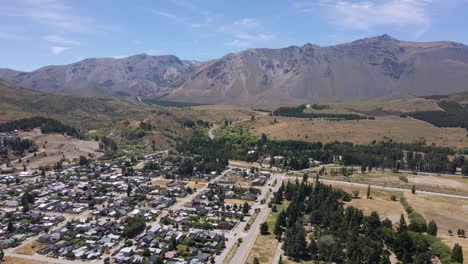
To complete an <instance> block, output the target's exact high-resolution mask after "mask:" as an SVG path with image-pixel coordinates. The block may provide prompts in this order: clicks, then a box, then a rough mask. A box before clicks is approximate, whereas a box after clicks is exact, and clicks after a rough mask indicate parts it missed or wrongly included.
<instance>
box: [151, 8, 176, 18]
mask: <svg viewBox="0 0 468 264" xmlns="http://www.w3.org/2000/svg"><path fill="white" fill-rule="evenodd" d="M151 12H153V13H154V14H156V15H158V16H162V17H165V18H168V19H173V20H177V19H179V17H178V16H177V15H175V14H173V13H169V12H163V11H158V10H151Z"/></svg>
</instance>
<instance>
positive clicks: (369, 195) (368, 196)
mask: <svg viewBox="0 0 468 264" xmlns="http://www.w3.org/2000/svg"><path fill="white" fill-rule="evenodd" d="M370 197H371V187H370V184H369V185H367V199H369V198H370Z"/></svg>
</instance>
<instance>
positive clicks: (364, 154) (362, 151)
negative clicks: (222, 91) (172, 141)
mask: <svg viewBox="0 0 468 264" xmlns="http://www.w3.org/2000/svg"><path fill="white" fill-rule="evenodd" d="M224 130H226V131H224ZM177 150H178V151H180V152H183V153H192V154H196V155H200V156H202V157H203V159H204V165H203V166H204V167H205V168H208V169H209V170H217V169H219V168H223V165H222V164H223V163H225V161H226V160H228V159H237V160H245V161H258V160H260V159H262V158H264V157H267V156H270V157H274V156H282V157H283V158H284V159H281V160H272V164H273V165H276V166H279V167H283V168H289V169H294V170H300V169H305V168H308V167H309V166H310V162H309V161H310V159H313V160H318V161H320V162H322V163H324V164H327V163H331V162H337V163H342V164H343V165H358V166H362V167H364V168H369V169H372V168H377V167H381V168H389V169H394V170H396V171H398V170H399V169H408V170H413V171H428V172H438V173H441V172H446V173H455V172H456V170H457V168H462V169H463V168H465V169H464V170H463V171H466V173H467V174H468V165H467V164H468V162H466V163H467V164H465V159H464V157H463V156H460V157H457V158H456V159H454V160H452V161H450V160H449V158H448V156H449V155H453V154H454V151H453V150H452V149H450V148H446V147H436V146H428V145H425V144H423V143H397V142H392V141H381V142H373V143H372V144H368V145H359V144H353V143H350V142H332V143H327V144H323V143H322V142H302V141H294V140H287V141H275V140H269V139H268V138H267V136H266V135H262V136H261V137H260V138H255V137H253V136H252V135H250V134H249V133H248V131H244V129H243V128H242V127H226V128H223V131H221V132H220V133H219V135H218V136H217V137H216V138H215V139H214V140H210V139H209V138H208V137H206V136H205V135H203V134H201V133H200V134H197V135H195V136H194V137H192V139H190V140H188V141H185V142H181V143H179V144H178V145H177ZM220 162H221V164H220V165H221V166H219V165H216V164H215V163H220Z"/></svg>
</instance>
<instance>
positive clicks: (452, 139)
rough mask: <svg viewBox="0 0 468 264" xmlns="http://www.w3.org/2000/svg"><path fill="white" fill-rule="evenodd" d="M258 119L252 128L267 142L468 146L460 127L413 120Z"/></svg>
mask: <svg viewBox="0 0 468 264" xmlns="http://www.w3.org/2000/svg"><path fill="white" fill-rule="evenodd" d="M276 119H277V121H278V123H273V120H274V117H271V116H267V117H264V118H261V119H259V120H258V121H256V122H255V123H254V124H253V125H252V126H251V130H250V131H251V132H252V133H253V134H255V135H257V136H260V135H261V134H262V133H265V134H266V135H268V137H269V138H270V139H276V140H289V139H292V140H303V141H322V142H332V141H335V140H338V141H350V142H353V143H359V144H368V143H370V142H371V141H372V140H377V141H379V140H389V139H393V140H394V141H398V142H414V141H416V140H425V141H426V142H427V143H428V144H432V143H434V144H436V145H440V146H452V147H457V148H462V147H468V137H467V136H466V135H467V134H466V131H465V130H464V129H462V128H439V127H435V126H433V125H431V124H429V123H426V122H423V121H420V120H416V119H413V118H410V117H408V118H400V117H399V116H378V117H376V119H375V120H343V121H328V120H325V119H312V120H309V119H307V118H289V117H276Z"/></svg>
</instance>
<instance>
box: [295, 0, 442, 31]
mask: <svg viewBox="0 0 468 264" xmlns="http://www.w3.org/2000/svg"><path fill="white" fill-rule="evenodd" d="M432 2H433V1H432V0H388V1H381V0H358V1H351V0H321V1H309V2H304V1H303V2H297V3H295V4H294V8H295V9H296V10H298V11H299V12H302V13H322V11H325V12H324V13H325V14H326V15H330V16H331V19H332V21H333V22H334V23H336V24H338V25H340V26H342V27H345V28H349V29H355V30H369V29H373V28H376V27H379V26H395V27H398V28H404V27H408V26H412V27H415V28H416V31H417V33H418V35H419V34H422V33H424V32H425V31H427V30H428V29H429V27H430V25H431V20H430V18H429V14H428V11H427V7H428V5H429V4H430V3H432Z"/></svg>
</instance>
